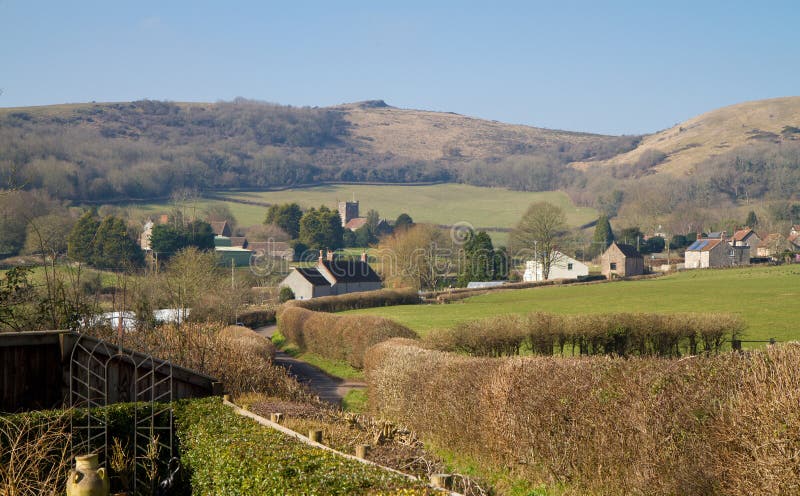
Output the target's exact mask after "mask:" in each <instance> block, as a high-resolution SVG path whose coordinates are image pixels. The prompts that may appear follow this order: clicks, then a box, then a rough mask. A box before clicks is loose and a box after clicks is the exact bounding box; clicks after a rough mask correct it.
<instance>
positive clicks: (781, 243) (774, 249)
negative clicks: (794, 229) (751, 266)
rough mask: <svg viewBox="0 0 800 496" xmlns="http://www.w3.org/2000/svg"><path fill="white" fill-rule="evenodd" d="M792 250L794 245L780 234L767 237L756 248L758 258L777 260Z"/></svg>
mask: <svg viewBox="0 0 800 496" xmlns="http://www.w3.org/2000/svg"><path fill="white" fill-rule="evenodd" d="M791 250H792V243H791V242H790V241H789V240H788V239H787V238H785V237H784V236H783V235H782V234H780V233H772V234H769V235H767V236H766V237H765V238H764V239H763V240H762V241H761V242H760V243H759V244H758V246H757V247H756V256H757V257H768V258H776V257H779V256H780V255H781V254H782V253H784V252H786V251H791Z"/></svg>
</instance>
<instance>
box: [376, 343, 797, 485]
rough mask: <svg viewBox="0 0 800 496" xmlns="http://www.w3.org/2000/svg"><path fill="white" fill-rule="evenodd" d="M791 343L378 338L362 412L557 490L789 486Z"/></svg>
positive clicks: (793, 384)
mask: <svg viewBox="0 0 800 496" xmlns="http://www.w3.org/2000/svg"><path fill="white" fill-rule="evenodd" d="M798 365H800V346H798V345H785V346H781V347H773V348H771V349H768V350H764V351H758V352H752V353H750V354H745V355H740V354H722V355H719V356H713V357H693V358H689V359H681V360H669V359H661V358H631V359H620V358H608V357H584V358H555V357H525V358H519V357H515V358H500V359H490V358H471V357H465V356H461V355H454V354H451V353H444V352H438V351H431V350H425V349H422V348H419V347H418V346H417V345H416V344H415V343H414V342H413V341H408V340H405V341H403V340H392V341H387V342H385V343H382V344H380V345H378V346H376V347H374V348H373V349H372V350H370V352H369V354H368V356H367V367H366V368H367V378H368V382H369V387H370V401H371V405H372V408H373V411H374V412H380V413H381V414H384V415H387V416H388V417H389V418H392V419H395V420H396V421H398V422H401V423H403V424H405V425H408V426H409V427H410V428H412V429H414V430H415V431H417V432H419V433H420V434H421V435H422V436H423V437H424V438H426V439H429V440H431V441H432V442H434V443H435V444H436V445H437V446H439V447H442V448H444V449H446V450H448V451H452V452H460V453H464V454H465V455H468V456H472V457H474V458H475V459H477V460H479V461H480V462H481V463H482V465H483V466H484V467H485V468H486V469H488V470H491V467H496V468H497V467H506V468H508V470H510V471H511V472H512V473H513V474H514V475H516V476H517V477H519V478H522V479H525V480H527V481H530V482H531V483H545V484H547V485H549V486H551V487H556V486H561V487H563V488H564V492H565V493H566V494H586V493H597V494H665V495H666V494H730V495H749V494H793V493H797V491H798V489H800V457H798V455H797V453H798V452H800V450H799V448H800V446H798V441H797V436H796V433H797V432H798V431H799V430H800V412H798V410H797V408H796V405H797V402H798V400H800V393H798V391H800V373H798Z"/></svg>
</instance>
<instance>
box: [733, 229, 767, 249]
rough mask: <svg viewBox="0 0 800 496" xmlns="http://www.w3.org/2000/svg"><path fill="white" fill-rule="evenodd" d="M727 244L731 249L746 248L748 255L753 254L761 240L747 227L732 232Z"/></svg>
mask: <svg viewBox="0 0 800 496" xmlns="http://www.w3.org/2000/svg"><path fill="white" fill-rule="evenodd" d="M728 242H729V243H730V245H731V246H733V247H740V246H747V247H748V248H750V253H755V252H756V248H758V244H759V243H761V238H760V237H759V236H758V234H756V232H755V231H753V230H752V229H750V228H749V227H744V228H742V229H739V230H737V231H736V232H734V233H733V236H731V239H730V240H729V241H728Z"/></svg>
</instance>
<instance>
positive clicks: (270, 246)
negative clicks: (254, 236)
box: [247, 241, 292, 253]
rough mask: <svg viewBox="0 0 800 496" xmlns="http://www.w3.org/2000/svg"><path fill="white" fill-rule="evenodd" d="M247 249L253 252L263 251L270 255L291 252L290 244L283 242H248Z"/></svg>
mask: <svg viewBox="0 0 800 496" xmlns="http://www.w3.org/2000/svg"><path fill="white" fill-rule="evenodd" d="M247 247H248V248H249V249H251V250H253V251H263V252H265V253H266V252H269V253H276V252H285V251H288V250H291V249H292V247H291V246H289V243H284V242H283V241H248V242H247Z"/></svg>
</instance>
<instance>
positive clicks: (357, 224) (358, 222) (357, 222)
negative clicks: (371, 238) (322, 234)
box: [344, 217, 367, 231]
mask: <svg viewBox="0 0 800 496" xmlns="http://www.w3.org/2000/svg"><path fill="white" fill-rule="evenodd" d="M366 223H367V218H366V217H356V218H355V219H350V220H349V221H348V222H347V224H345V226H344V227H346V228H347V229H350V230H351V231H355V230H356V229H359V228H361V227H364V225H366Z"/></svg>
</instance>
